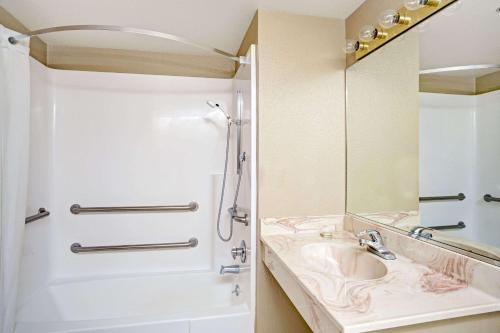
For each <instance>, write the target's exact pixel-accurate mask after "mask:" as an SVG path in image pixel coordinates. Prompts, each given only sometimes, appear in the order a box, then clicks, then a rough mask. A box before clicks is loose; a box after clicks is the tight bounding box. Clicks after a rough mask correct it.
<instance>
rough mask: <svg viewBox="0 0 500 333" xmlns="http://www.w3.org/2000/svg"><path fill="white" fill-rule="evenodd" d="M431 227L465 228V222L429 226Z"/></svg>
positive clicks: (446, 228) (443, 228) (439, 228)
mask: <svg viewBox="0 0 500 333" xmlns="http://www.w3.org/2000/svg"><path fill="white" fill-rule="evenodd" d="M427 228H429V229H434V230H452V229H464V228H465V223H464V222H462V221H460V222H458V223H457V224H452V225H436V226H433V227H427Z"/></svg>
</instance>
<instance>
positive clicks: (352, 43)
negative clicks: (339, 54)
mask: <svg viewBox="0 0 500 333" xmlns="http://www.w3.org/2000/svg"><path fill="white" fill-rule="evenodd" d="M358 49H359V42H358V41H357V40H352V39H346V41H345V46H344V52H345V53H347V54H352V53H354V52H356V51H357V50H358Z"/></svg>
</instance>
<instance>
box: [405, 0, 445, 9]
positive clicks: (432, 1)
mask: <svg viewBox="0 0 500 333" xmlns="http://www.w3.org/2000/svg"><path fill="white" fill-rule="evenodd" d="M440 3H441V0H405V1H404V6H405V8H406V9H408V10H417V9H420V8H422V7H425V6H429V7H437V6H439V4H440Z"/></svg>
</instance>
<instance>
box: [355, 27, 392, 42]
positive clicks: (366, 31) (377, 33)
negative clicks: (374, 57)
mask: <svg viewBox="0 0 500 333" xmlns="http://www.w3.org/2000/svg"><path fill="white" fill-rule="evenodd" d="M387 36H388V34H387V32H385V31H383V30H382V29H377V28H375V27H374V26H372V25H365V26H363V27H362V28H361V30H360V31H359V39H360V40H361V41H363V42H371V41H372V40H374V39H385V38H387Z"/></svg>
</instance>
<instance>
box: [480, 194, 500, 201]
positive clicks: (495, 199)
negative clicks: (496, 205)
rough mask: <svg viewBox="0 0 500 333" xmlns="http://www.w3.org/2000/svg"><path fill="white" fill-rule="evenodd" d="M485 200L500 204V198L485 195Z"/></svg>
mask: <svg viewBox="0 0 500 333" xmlns="http://www.w3.org/2000/svg"><path fill="white" fill-rule="evenodd" d="M483 199H484V201H486V202H491V201H495V202H500V198H495V197H494V196H492V195H491V194H485V195H484V197H483Z"/></svg>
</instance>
